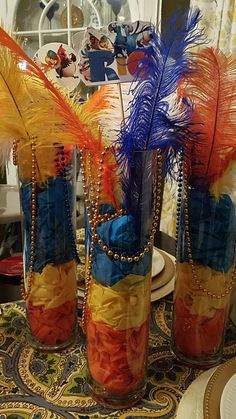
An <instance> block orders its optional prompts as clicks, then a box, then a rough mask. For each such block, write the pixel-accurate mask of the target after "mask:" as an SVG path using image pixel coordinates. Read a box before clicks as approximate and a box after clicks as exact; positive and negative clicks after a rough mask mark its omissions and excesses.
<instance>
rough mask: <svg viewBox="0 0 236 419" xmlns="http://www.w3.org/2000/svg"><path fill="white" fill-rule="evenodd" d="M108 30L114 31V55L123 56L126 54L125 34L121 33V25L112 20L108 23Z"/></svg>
mask: <svg viewBox="0 0 236 419" xmlns="http://www.w3.org/2000/svg"><path fill="white" fill-rule="evenodd" d="M108 30H109V32H115V34H116V37H115V41H114V43H113V47H114V56H115V57H124V56H126V36H124V35H122V33H121V26H120V25H119V24H118V23H116V22H114V23H110V25H108Z"/></svg>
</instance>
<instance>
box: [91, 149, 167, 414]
mask: <svg viewBox="0 0 236 419" xmlns="http://www.w3.org/2000/svg"><path fill="white" fill-rule="evenodd" d="M98 160H99V159H98ZM94 161H96V158H94V157H93V156H90V158H87V156H85V158H84V173H85V179H87V187H86V188H85V195H86V194H87V195H86V198H87V199H86V202H87V207H86V209H87V228H86V243H87V275H86V294H85V307H84V326H85V331H86V334H87V362H88V384H89V387H90V391H91V395H92V397H93V398H94V399H95V400H96V401H97V402H99V403H100V404H102V405H105V406H110V407H113V408H123V407H127V406H131V405H133V404H134V403H136V402H137V401H138V400H139V399H140V398H141V397H142V396H143V394H144V392H145V380H146V368H147V350H148V334H149V310H150V296H151V267H152V243H153V239H154V233H155V226H156V225H157V224H156V220H157V218H158V212H159V208H160V206H159V203H158V206H157V208H156V212H155V215H154V217H153V211H154V206H155V197H156V195H158V191H159V188H158V185H159V186H160V177H161V176H160V174H159V175H158V177H157V174H156V173H157V165H156V163H157V154H156V152H154V151H146V152H137V153H135V155H134V159H133V164H132V166H131V167H130V168H129V169H127V168H126V169H127V171H126V170H125V171H124V172H123V177H122V180H121V184H122V191H120V192H118V191H115V188H114V191H115V195H116V196H115V201H116V205H115V204H114V202H113V204H112V203H111V201H110V202H109V200H108V198H107V197H106V192H105V189H103V187H104V186H105V185H106V181H105V179H103V177H104V176H106V175H105V173H104V170H103V167H102V164H103V160H99V161H100V163H101V166H100V168H98V172H97V173H96V176H95V177H94V179H97V181H96V180H93V179H92V176H91V173H92V172H93V171H92V170H91V167H90V166H91V164H92V162H94ZM160 165H161V162H160ZM158 167H159V168H160V166H158ZM160 170H161V169H160ZM99 171H100V172H99ZM100 173H102V175H101V176H100ZM99 180H102V181H101V182H99ZM156 180H157V182H156ZM85 183H86V180H85ZM100 184H101V187H100ZM86 190H87V192H86Z"/></svg>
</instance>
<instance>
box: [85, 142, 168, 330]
mask: <svg viewBox="0 0 236 419" xmlns="http://www.w3.org/2000/svg"><path fill="white" fill-rule="evenodd" d="M111 151H112V147H106V149H105V151H103V152H102V153H101V159H100V160H99V166H98V169H97V172H98V174H97V180H95V179H94V180H93V179H92V173H91V153H89V152H87V155H86V158H85V156H84V153H83V151H82V152H81V155H80V161H81V174H82V180H83V189H84V200H85V208H86V215H87V217H88V220H89V221H88V223H89V225H90V228H91V240H90V246H89V252H88V256H87V266H86V275H85V291H84V300H83V312H82V328H83V331H84V333H85V332H86V323H87V319H86V305H87V299H88V293H89V288H90V283H91V274H92V264H93V253H94V243H95V241H97V243H98V244H99V246H100V247H101V248H102V250H103V251H104V252H105V253H106V254H107V255H108V256H109V257H110V258H113V259H114V260H120V261H121V262H125V261H126V262H129V263H134V262H138V261H139V260H140V259H142V258H143V257H144V256H145V254H146V253H148V252H149V251H150V250H151V249H152V247H153V242H154V236H155V233H156V229H157V227H158V222H159V217H160V209H161V203H160V200H161V196H160V193H161V180H162V175H161V172H162V154H161V150H160V149H157V154H156V160H157V161H156V166H157V176H156V179H154V180H155V184H154V196H155V200H154V202H155V208H154V217H153V224H152V228H151V234H150V237H149V240H148V241H147V244H146V246H145V247H144V248H143V250H142V251H141V252H138V253H137V254H135V255H132V256H126V255H123V254H122V255H120V254H118V253H117V252H115V253H114V252H113V250H112V249H110V248H109V247H108V246H107V245H106V244H105V243H104V241H103V240H102V239H101V238H100V236H99V234H98V233H97V226H98V225H99V224H102V223H104V222H105V221H109V220H112V219H114V218H118V217H120V216H122V215H124V214H125V213H126V211H125V210H124V209H116V212H115V213H114V214H99V205H100V203H99V200H100V193H101V179H102V172H103V163H104V157H105V154H106V153H108V152H111Z"/></svg>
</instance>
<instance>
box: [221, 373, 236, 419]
mask: <svg viewBox="0 0 236 419" xmlns="http://www.w3.org/2000/svg"><path fill="white" fill-rule="evenodd" d="M235 412H236V374H234V375H232V377H231V378H230V379H229V381H228V382H227V383H226V385H225V387H224V390H223V392H222V395H221V399H220V417H221V419H232V418H235V416H236V413H235Z"/></svg>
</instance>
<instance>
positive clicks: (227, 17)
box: [190, 0, 236, 53]
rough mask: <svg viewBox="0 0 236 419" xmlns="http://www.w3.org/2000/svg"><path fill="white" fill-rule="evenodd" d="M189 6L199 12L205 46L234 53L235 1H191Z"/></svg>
mask: <svg viewBox="0 0 236 419" xmlns="http://www.w3.org/2000/svg"><path fill="white" fill-rule="evenodd" d="M190 5H191V7H198V8H199V9H200V10H201V13H202V19H201V23H200V25H201V27H202V28H205V35H206V37H207V41H208V43H207V45H208V46H214V47H219V48H220V49H221V50H222V51H223V52H224V53H227V52H232V53H236V1H235V0H191V2H190Z"/></svg>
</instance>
